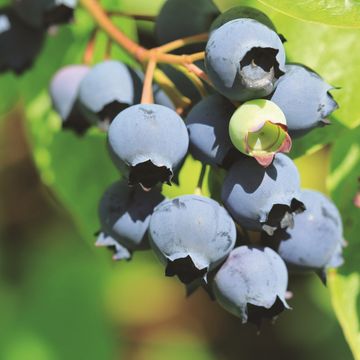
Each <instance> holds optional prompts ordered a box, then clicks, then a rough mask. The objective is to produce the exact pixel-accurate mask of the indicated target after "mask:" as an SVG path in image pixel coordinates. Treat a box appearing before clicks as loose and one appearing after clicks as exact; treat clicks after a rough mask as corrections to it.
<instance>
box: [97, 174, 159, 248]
mask: <svg viewBox="0 0 360 360" xmlns="http://www.w3.org/2000/svg"><path fill="white" fill-rule="evenodd" d="M163 200H164V197H163V196H162V195H161V193H160V190H159V189H157V188H154V189H152V190H151V191H148V192H144V191H142V190H141V189H140V188H138V187H134V188H129V187H128V186H127V184H126V182H125V181H117V182H115V183H113V184H112V185H111V186H110V187H109V188H108V189H107V190H106V191H105V193H104V195H103V197H102V198H101V200H100V203H99V218H100V223H101V229H102V231H103V232H104V233H105V234H108V235H109V236H110V237H112V238H113V239H114V240H115V241H116V242H117V243H119V244H120V245H122V246H124V247H126V249H128V250H129V251H133V250H141V249H147V248H148V247H149V244H148V238H147V229H148V226H149V222H150V217H151V214H152V212H153V210H154V208H155V206H157V205H158V204H160V202H161V201H163Z"/></svg>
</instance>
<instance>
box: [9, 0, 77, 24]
mask: <svg viewBox="0 0 360 360" xmlns="http://www.w3.org/2000/svg"><path fill="white" fill-rule="evenodd" d="M76 5H77V0H13V7H14V9H15V11H16V13H17V15H18V16H19V17H20V18H21V19H22V20H23V21H24V22H25V23H27V24H28V25H30V26H32V27H37V28H41V27H48V26H51V25H58V24H63V23H68V22H69V21H71V20H72V19H73V14H74V9H75V7H76Z"/></svg>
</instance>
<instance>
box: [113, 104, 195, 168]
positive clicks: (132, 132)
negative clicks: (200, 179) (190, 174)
mask: <svg viewBox="0 0 360 360" xmlns="http://www.w3.org/2000/svg"><path fill="white" fill-rule="evenodd" d="M108 141H109V146H110V148H111V150H112V152H113V154H114V155H116V156H117V157H118V158H119V159H120V160H122V161H124V162H125V163H126V164H128V165H130V166H136V165H137V164H140V163H143V162H146V161H149V160H150V161H151V162H152V163H153V164H154V165H155V166H159V167H160V166H165V167H167V168H168V169H170V170H172V169H173V168H174V167H175V166H176V165H177V164H179V163H180V162H181V160H182V159H183V158H184V156H185V155H186V152H187V149H188V146H189V135H188V132H187V129H186V126H185V124H184V122H183V120H182V119H181V117H180V116H179V115H177V114H176V112H175V111H173V110H171V109H169V108H167V107H165V106H162V105H157V104H138V105H133V106H131V107H129V108H127V109H125V110H123V111H122V112H121V113H120V114H119V115H118V116H117V117H116V118H115V119H114V120H113V122H112V123H111V125H110V128H109V132H108Z"/></svg>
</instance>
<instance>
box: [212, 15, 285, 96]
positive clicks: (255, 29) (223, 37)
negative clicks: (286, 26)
mask: <svg viewBox="0 0 360 360" xmlns="http://www.w3.org/2000/svg"><path fill="white" fill-rule="evenodd" d="M205 65H206V69H207V72H208V75H209V77H210V79H211V80H212V82H213V84H214V86H215V88H216V89H217V90H218V91H219V92H220V93H222V94H223V95H224V96H226V97H228V98H229V99H231V100H235V101H246V100H250V99H256V98H260V97H264V96H266V95H269V94H270V93H272V92H273V90H274V88H275V86H276V82H277V80H278V79H279V78H280V76H281V75H283V74H284V71H285V50H284V47H283V44H282V42H281V39H280V38H279V36H278V35H277V34H276V32H275V31H273V30H271V29H270V28H268V27H267V26H265V25H263V24H261V23H259V22H257V21H255V20H252V19H237V20H232V21H229V22H227V23H226V24H224V25H222V26H221V27H219V28H218V29H216V30H214V31H213V32H212V33H211V34H210V38H209V41H208V43H207V45H206V55H205Z"/></svg>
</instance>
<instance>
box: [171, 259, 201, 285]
mask: <svg viewBox="0 0 360 360" xmlns="http://www.w3.org/2000/svg"><path fill="white" fill-rule="evenodd" d="M207 270H208V269H207V267H205V268H202V269H198V268H197V267H196V265H195V264H194V262H193V260H192V259H191V257H190V255H188V256H186V257H183V258H178V259H175V260H170V259H168V261H167V266H166V269H165V275H166V276H175V275H176V276H177V277H178V278H179V279H180V281H181V282H182V283H184V284H190V283H193V282H194V281H195V280H197V279H201V278H204V276H205V275H206V273H207Z"/></svg>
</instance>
